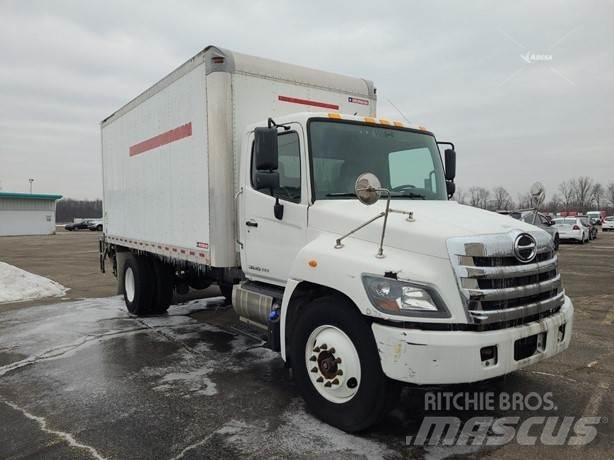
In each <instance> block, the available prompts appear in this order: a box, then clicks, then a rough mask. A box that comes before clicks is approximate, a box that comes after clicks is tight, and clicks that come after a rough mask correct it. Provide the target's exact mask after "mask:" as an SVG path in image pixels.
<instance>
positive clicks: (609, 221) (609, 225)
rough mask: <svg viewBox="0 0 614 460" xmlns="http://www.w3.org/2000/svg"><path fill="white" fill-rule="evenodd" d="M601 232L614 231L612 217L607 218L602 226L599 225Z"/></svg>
mask: <svg viewBox="0 0 614 460" xmlns="http://www.w3.org/2000/svg"><path fill="white" fill-rule="evenodd" d="M601 230H602V231H604V232H610V231H612V230H614V216H608V217H606V218H605V220H604V221H603V224H602V225H601Z"/></svg>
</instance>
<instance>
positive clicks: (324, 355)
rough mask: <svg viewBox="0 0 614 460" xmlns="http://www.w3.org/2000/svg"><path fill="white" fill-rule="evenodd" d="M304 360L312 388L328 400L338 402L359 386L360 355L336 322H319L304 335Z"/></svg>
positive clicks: (353, 394) (351, 396)
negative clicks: (329, 324) (305, 340)
mask: <svg viewBox="0 0 614 460" xmlns="http://www.w3.org/2000/svg"><path fill="white" fill-rule="evenodd" d="M305 364H306V366H307V373H308V374H309V378H310V379H311V383H312V384H313V386H314V388H315V389H316V390H317V391H318V393H320V395H322V396H323V397H324V398H326V399H327V400H329V401H331V402H334V403H337V404H341V403H344V402H347V401H349V400H350V399H352V398H353V397H354V396H355V395H356V393H357V392H358V389H359V387H360V358H359V357H358V352H357V351H356V347H355V346H354V344H353V343H352V340H351V339H350V338H349V337H348V336H347V334H345V332H343V331H342V330H341V329H339V328H337V327H335V326H328V325H324V326H319V327H317V328H316V329H315V330H314V331H313V332H312V333H311V334H310V336H309V338H308V339H307V343H306V345H305Z"/></svg>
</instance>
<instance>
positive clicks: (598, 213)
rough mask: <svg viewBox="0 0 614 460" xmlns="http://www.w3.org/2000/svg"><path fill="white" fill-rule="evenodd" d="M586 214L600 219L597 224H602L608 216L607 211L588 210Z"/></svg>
mask: <svg viewBox="0 0 614 460" xmlns="http://www.w3.org/2000/svg"><path fill="white" fill-rule="evenodd" d="M586 215H587V216H588V217H589V218H590V219H594V220H598V221H599V223H598V224H597V225H601V224H602V223H603V221H604V220H605V217H606V213H605V211H588V212H587V213H586Z"/></svg>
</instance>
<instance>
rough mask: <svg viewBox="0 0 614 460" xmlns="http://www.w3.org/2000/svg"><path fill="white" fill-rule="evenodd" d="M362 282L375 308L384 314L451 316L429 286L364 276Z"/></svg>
mask: <svg viewBox="0 0 614 460" xmlns="http://www.w3.org/2000/svg"><path fill="white" fill-rule="evenodd" d="M362 282H363V284H364V286H365V290H366V291H367V295H368V296H369V300H370V301H371V303H372V304H373V306H374V307H375V308H377V309H378V310H379V311H381V312H383V313H389V314H396V315H399V314H400V315H405V316H427V317H448V316H450V315H449V312H448V310H447V309H446V307H445V305H444V304H443V301H442V300H441V298H440V297H439V296H438V295H437V293H436V291H435V290H434V289H432V288H431V287H429V286H427V285H423V284H420V283H412V282H407V281H400V280H396V279H394V278H387V277H382V276H373V275H363V276H362Z"/></svg>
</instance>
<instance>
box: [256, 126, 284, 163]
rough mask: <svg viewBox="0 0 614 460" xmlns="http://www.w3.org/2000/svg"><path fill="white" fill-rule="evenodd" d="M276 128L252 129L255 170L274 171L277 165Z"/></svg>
mask: <svg viewBox="0 0 614 460" xmlns="http://www.w3.org/2000/svg"><path fill="white" fill-rule="evenodd" d="M278 160H279V153H278V150H277V129H276V128H274V127H272V128H256V129H255V130H254V162H255V165H254V166H255V167H256V171H275V170H276V169H277V167H278Z"/></svg>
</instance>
